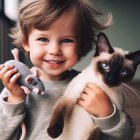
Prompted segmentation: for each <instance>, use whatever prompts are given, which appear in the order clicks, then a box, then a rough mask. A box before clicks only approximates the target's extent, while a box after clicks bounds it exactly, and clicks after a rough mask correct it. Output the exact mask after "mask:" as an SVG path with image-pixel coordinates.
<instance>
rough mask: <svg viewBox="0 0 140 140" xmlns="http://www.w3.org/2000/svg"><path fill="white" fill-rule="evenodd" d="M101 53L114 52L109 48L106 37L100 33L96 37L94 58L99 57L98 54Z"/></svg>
mask: <svg viewBox="0 0 140 140" xmlns="http://www.w3.org/2000/svg"><path fill="white" fill-rule="evenodd" d="M102 52H106V53H113V52H114V50H113V48H112V47H111V45H110V42H109V40H108V38H107V36H106V35H105V34H104V33H102V32H100V33H99V35H98V37H97V43H96V50H95V55H94V56H97V55H100V53H102Z"/></svg>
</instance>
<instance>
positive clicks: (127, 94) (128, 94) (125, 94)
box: [118, 86, 134, 106]
mask: <svg viewBox="0 0 140 140" xmlns="http://www.w3.org/2000/svg"><path fill="white" fill-rule="evenodd" d="M118 89H119V91H120V93H121V94H122V95H123V97H124V99H125V103H126V102H127V104H128V106H131V101H130V98H129V96H131V98H132V101H134V99H133V98H134V97H133V96H132V95H131V94H130V93H129V91H128V90H126V89H124V88H123V87H122V86H119V87H118Z"/></svg>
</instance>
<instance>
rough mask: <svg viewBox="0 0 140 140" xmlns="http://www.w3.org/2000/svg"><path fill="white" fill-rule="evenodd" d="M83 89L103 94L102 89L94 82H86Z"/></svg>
mask: <svg viewBox="0 0 140 140" xmlns="http://www.w3.org/2000/svg"><path fill="white" fill-rule="evenodd" d="M85 89H86V91H87V92H88V93H93V91H94V93H96V94H103V93H104V91H103V90H102V89H101V88H100V87H99V86H97V85H95V84H94V83H88V84H87V85H86V88H85Z"/></svg>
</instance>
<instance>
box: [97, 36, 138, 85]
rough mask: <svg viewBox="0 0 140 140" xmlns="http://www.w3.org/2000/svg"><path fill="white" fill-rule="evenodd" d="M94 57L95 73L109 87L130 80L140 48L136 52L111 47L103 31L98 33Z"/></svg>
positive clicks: (136, 63)
mask: <svg viewBox="0 0 140 140" xmlns="http://www.w3.org/2000/svg"><path fill="white" fill-rule="evenodd" d="M94 59H96V73H98V75H100V77H101V78H102V80H103V82H104V83H105V84H106V85H108V86H109V87H114V86H118V85H120V84H121V83H125V82H128V81H130V80H132V78H133V77H134V74H135V72H136V68H137V66H138V64H139V63H140V50H139V51H136V52H128V51H124V50H122V49H121V48H113V47H112V46H111V44H110V42H109V40H108V38H107V36H106V35H105V34H104V33H99V35H98V37H97V45H96V50H95V55H94Z"/></svg>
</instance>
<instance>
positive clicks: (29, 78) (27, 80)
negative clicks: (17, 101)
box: [25, 75, 33, 84]
mask: <svg viewBox="0 0 140 140" xmlns="http://www.w3.org/2000/svg"><path fill="white" fill-rule="evenodd" d="M32 80H33V77H32V76H31V75H29V76H27V77H26V78H25V83H26V84H29V83H31V81H32Z"/></svg>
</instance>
